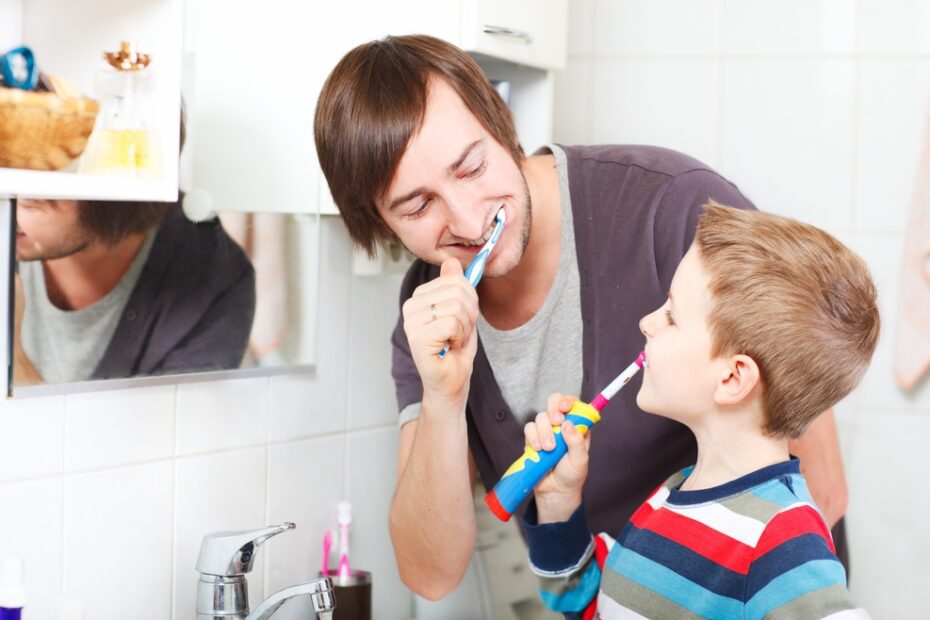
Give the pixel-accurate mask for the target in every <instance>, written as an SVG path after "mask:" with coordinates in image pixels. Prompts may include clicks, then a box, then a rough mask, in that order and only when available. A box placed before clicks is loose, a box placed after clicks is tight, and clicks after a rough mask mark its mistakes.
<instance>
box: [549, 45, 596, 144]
mask: <svg viewBox="0 0 930 620" xmlns="http://www.w3.org/2000/svg"><path fill="white" fill-rule="evenodd" d="M594 67H595V63H594V62H593V61H591V60H573V59H571V58H569V60H568V64H567V66H566V68H565V70H564V71H557V72H556V73H555V102H554V104H553V105H554V108H555V112H554V121H553V134H552V135H553V139H554V141H555V142H557V143H560V144H593V143H594V142H595V140H594V137H593V127H592V124H593V112H594V97H593V94H594Z"/></svg>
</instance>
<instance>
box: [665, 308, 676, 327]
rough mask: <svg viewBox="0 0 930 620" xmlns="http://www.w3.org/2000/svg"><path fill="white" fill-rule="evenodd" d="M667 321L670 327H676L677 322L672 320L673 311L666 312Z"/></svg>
mask: <svg viewBox="0 0 930 620" xmlns="http://www.w3.org/2000/svg"><path fill="white" fill-rule="evenodd" d="M665 320H666V321H668V324H669V325H674V324H675V320H674V319H673V318H672V311H671V310H666V311H665Z"/></svg>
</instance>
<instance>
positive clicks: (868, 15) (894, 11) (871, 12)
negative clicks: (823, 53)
mask: <svg viewBox="0 0 930 620" xmlns="http://www.w3.org/2000/svg"><path fill="white" fill-rule="evenodd" d="M860 4H861V7H862V12H861V16H860V19H859V21H860V23H861V24H862V26H861V28H862V35H861V39H860V41H861V42H860V52H861V53H863V54H924V55H925V54H930V1H928V0H899V1H898V2H883V1H882V0H862V1H861V2H860Z"/></svg>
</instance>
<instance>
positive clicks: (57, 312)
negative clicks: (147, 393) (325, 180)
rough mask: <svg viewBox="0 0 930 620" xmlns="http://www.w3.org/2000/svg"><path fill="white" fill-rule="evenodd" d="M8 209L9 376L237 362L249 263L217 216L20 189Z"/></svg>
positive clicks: (56, 377)
mask: <svg viewBox="0 0 930 620" xmlns="http://www.w3.org/2000/svg"><path fill="white" fill-rule="evenodd" d="M16 219H17V235H16V258H17V261H18V266H19V276H18V277H17V295H16V297H17V308H16V317H15V337H14V382H15V384H16V385H25V384H33V383H39V382H68V381H82V380H86V379H113V378H123V377H132V376H139V375H152V374H170V373H178V372H192V371H204V370H220V369H225V368H238V367H239V364H240V362H241V361H242V356H243V354H244V352H245V348H246V344H247V342H248V336H249V330H250V329H251V325H252V317H253V315H254V312H255V272H254V270H253V269H252V265H251V263H250V262H249V260H248V259H247V258H246V256H245V254H244V253H243V252H242V250H241V249H240V248H239V246H237V245H236V244H235V243H234V242H233V241H232V240H231V239H230V238H229V237H228V236H227V235H226V233H225V232H224V231H223V229H222V227H221V226H220V224H219V222H218V221H216V220H214V221H212V222H206V223H201V224H194V223H192V222H190V221H188V220H187V219H186V218H185V217H184V214H183V213H182V211H181V207H180V204H174V203H128V202H127V203H120V202H103V201H82V202H77V201H73V200H32V199H26V198H22V199H19V200H18V201H17V204H16Z"/></svg>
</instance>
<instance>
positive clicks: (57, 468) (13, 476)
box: [0, 396, 65, 482]
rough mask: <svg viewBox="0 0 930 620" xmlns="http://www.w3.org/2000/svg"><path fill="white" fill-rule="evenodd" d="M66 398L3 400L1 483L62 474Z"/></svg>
mask: <svg viewBox="0 0 930 620" xmlns="http://www.w3.org/2000/svg"><path fill="white" fill-rule="evenodd" d="M64 412H65V399H64V397H63V396H47V397H44V398H14V399H0V482H2V481H6V480H19V479H22V478H30V477H33V476H44V475H48V474H56V473H60V472H61V468H62V458H63V456H62V455H63V452H64V441H63V437H64V417H65V416H64Z"/></svg>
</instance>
